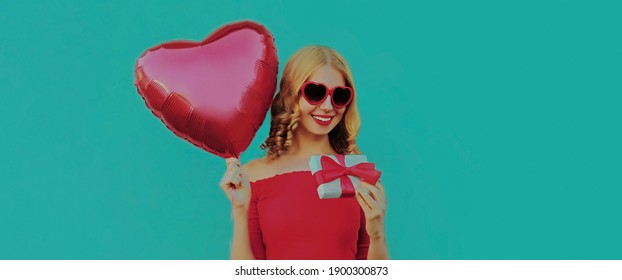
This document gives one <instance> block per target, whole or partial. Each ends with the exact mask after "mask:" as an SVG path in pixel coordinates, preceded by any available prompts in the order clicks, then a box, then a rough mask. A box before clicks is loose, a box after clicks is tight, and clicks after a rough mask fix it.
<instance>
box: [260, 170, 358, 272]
mask: <svg viewBox="0 0 622 280" xmlns="http://www.w3.org/2000/svg"><path fill="white" fill-rule="evenodd" d="M317 187H318V185H317V183H316V182H315V180H314V178H313V176H312V175H311V172H310V171H294V172H288V173H283V174H279V175H276V176H273V177H270V178H265V179H261V180H258V181H255V182H251V193H252V195H251V202H250V206H249V215H248V226H249V235H250V242H251V247H252V249H253V254H254V255H255V258H256V259H284V260H303V259H310V260H341V259H345V260H347V259H367V250H368V249H369V236H368V235H367V231H366V230H365V215H364V213H363V210H362V209H361V207H360V206H359V204H358V201H357V200H356V199H355V198H338V199H320V198H319V197H318V193H317Z"/></svg>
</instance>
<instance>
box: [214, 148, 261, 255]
mask: <svg viewBox="0 0 622 280" xmlns="http://www.w3.org/2000/svg"><path fill="white" fill-rule="evenodd" d="M220 187H221V188H222V189H223V191H224V192H225V194H226V195H227V197H228V198H229V200H230V201H231V212H232V213H231V214H232V215H233V240H232V244H231V259H240V260H253V259H255V257H254V255H253V251H252V249H251V244H250V237H249V233H248V209H249V204H250V198H251V189H250V183H249V180H248V176H246V173H245V172H244V170H243V169H242V168H241V167H240V161H239V160H238V159H235V158H228V159H227V171H226V172H225V175H224V176H223V178H222V180H221V182H220Z"/></svg>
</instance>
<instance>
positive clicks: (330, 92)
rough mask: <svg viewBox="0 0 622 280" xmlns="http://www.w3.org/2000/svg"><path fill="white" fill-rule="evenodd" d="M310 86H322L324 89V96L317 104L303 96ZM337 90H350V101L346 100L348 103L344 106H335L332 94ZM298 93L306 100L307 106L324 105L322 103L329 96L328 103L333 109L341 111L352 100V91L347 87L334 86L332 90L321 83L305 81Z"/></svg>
mask: <svg viewBox="0 0 622 280" xmlns="http://www.w3.org/2000/svg"><path fill="white" fill-rule="evenodd" d="M310 84H313V85H316V86H323V87H324V88H325V89H326V93H325V94H324V98H322V100H320V101H317V102H313V101H311V100H309V98H308V97H307V95H306V94H305V88H306V87H307V86H308V85H310ZM338 88H342V89H347V90H350V93H351V94H350V99H348V101H347V102H346V104H344V105H337V104H335V98H334V97H333V93H334V92H335V90H336V89H338ZM300 92H301V93H302V96H303V97H304V98H305V100H307V102H309V104H311V105H319V104H322V103H324V101H325V100H326V97H327V96H329V95H330V102H331V103H332V104H333V107H334V108H335V109H341V108H345V107H347V106H348V105H350V103H351V102H352V99H354V89H352V88H351V87H348V86H336V87H334V88H328V86H326V85H325V84H323V83H319V82H312V81H307V82H305V83H304V84H302V86H300Z"/></svg>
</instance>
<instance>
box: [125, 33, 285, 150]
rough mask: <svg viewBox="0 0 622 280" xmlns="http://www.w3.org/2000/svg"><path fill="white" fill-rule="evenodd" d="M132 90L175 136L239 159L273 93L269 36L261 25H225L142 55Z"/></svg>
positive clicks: (275, 61) (275, 71) (274, 76)
mask: <svg viewBox="0 0 622 280" xmlns="http://www.w3.org/2000/svg"><path fill="white" fill-rule="evenodd" d="M134 74H135V79H136V80H135V85H136V88H137V89H138V92H139V93H140V95H141V96H142V97H143V99H144V100H145V104H146V105H147V107H149V109H150V110H151V111H152V112H153V114H154V115H156V116H157V117H158V118H160V119H161V120H162V122H163V123H164V124H165V125H166V126H167V127H168V128H169V129H170V130H172V131H173V132H174V133H175V135H177V136H179V137H181V138H184V139H186V140H188V141H190V142H191V143H192V144H194V145H196V146H198V147H200V148H202V149H204V150H206V151H208V152H211V153H213V154H216V155H218V156H220V157H223V158H227V157H239V155H240V153H242V152H243V151H244V150H246V148H247V147H248V145H250V143H251V141H252V139H253V137H254V136H255V134H256V133H257V130H258V129H259V127H260V126H261V124H262V123H263V121H264V119H265V117H266V114H267V112H268V109H269V108H270V104H271V103H272V97H273V95H274V92H275V90H276V80H277V74H278V58H277V54H276V47H275V46H274V38H273V37H272V35H271V34H270V32H269V31H268V30H267V29H266V28H265V27H264V26H262V25H260V24H258V23H254V22H250V21H243V22H237V23H232V24H228V25H225V26H223V27H221V28H219V29H218V30H216V31H215V32H214V33H212V34H211V35H209V36H208V37H207V38H205V40H203V41H201V42H191V41H172V42H167V43H164V44H161V45H157V46H155V47H153V48H150V49H149V50H147V51H145V52H144V53H143V54H142V55H141V56H140V58H139V59H138V61H137V62H136V67H135V71H134Z"/></svg>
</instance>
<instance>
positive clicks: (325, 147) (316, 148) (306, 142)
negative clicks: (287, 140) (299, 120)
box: [287, 127, 336, 158]
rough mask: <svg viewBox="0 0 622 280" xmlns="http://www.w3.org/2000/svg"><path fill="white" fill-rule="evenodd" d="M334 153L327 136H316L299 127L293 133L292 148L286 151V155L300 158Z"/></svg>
mask: <svg viewBox="0 0 622 280" xmlns="http://www.w3.org/2000/svg"><path fill="white" fill-rule="evenodd" d="M334 153H336V152H335V150H334V149H333V147H332V146H331V145H330V140H329V138H328V134H326V135H316V134H312V133H309V132H308V131H306V130H305V129H303V128H300V127H299V128H298V130H297V131H296V132H295V133H294V137H293V139H292V146H291V147H290V148H289V149H288V151H287V154H288V155H290V156H294V157H301V158H308V157H310V156H312V155H326V154H334Z"/></svg>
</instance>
